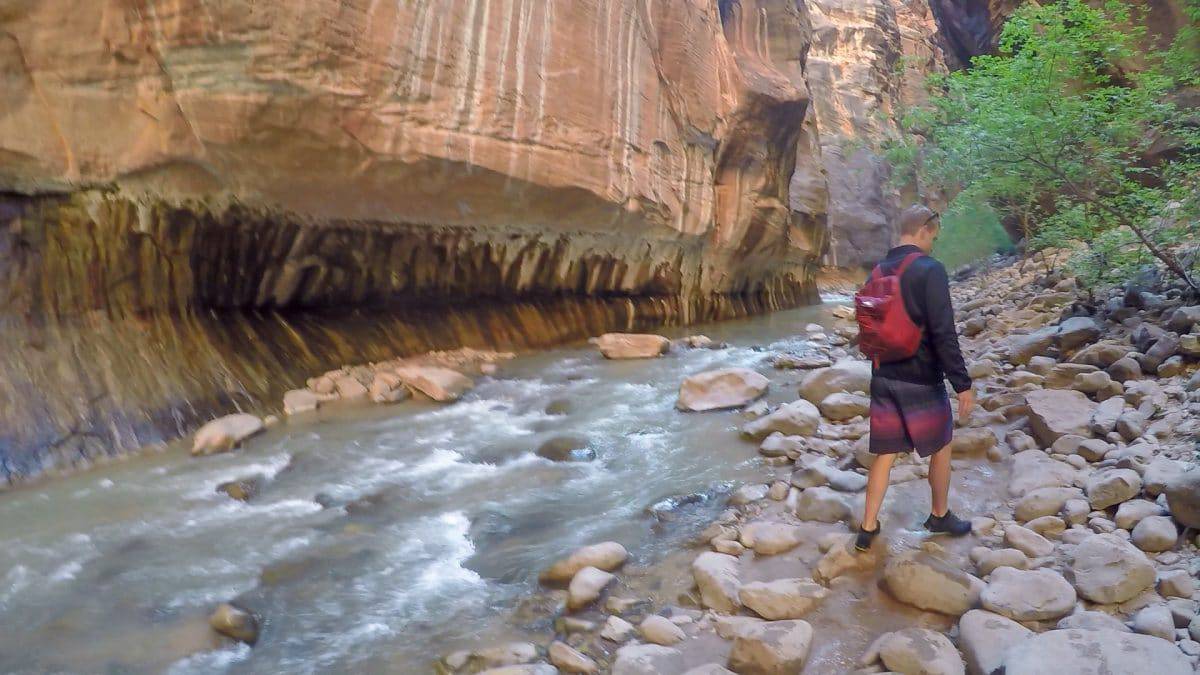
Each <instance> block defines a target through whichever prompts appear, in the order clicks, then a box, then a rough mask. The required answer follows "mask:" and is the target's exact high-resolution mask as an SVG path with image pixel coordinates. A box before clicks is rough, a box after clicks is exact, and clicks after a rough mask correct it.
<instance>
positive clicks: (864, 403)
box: [818, 391, 871, 421]
mask: <svg viewBox="0 0 1200 675" xmlns="http://www.w3.org/2000/svg"><path fill="white" fill-rule="evenodd" d="M818 407H819V408H820V409H821V414H822V415H824V416H825V417H828V418H829V419H831V420H835V421H841V420H848V419H851V418H853V417H860V416H861V417H865V416H866V415H868V414H870V412H871V399H869V398H867V397H866V396H863V395H862V394H851V393H848V392H844V391H839V392H836V393H833V394H830V395H829V396H826V397H825V400H823V401H821V404H820V405H819V406H818Z"/></svg>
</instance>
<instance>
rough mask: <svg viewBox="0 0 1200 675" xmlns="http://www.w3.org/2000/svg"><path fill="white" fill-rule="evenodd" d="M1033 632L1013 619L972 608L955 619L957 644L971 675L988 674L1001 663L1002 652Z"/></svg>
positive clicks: (1002, 659) (1027, 637)
mask: <svg viewBox="0 0 1200 675" xmlns="http://www.w3.org/2000/svg"><path fill="white" fill-rule="evenodd" d="M1033 634H1034V633H1033V631H1031V630H1029V629H1028V628H1026V627H1025V626H1022V625H1021V624H1019V623H1017V622H1016V621H1013V620H1012V619H1010V618H1008V617H1005V616H1000V615H999V614H994V613H992V612H988V611H984V610H982V609H973V610H971V611H969V612H967V613H966V614H964V615H963V617H962V619H961V620H959V622H958V635H959V639H958V641H959V645H960V646H961V647H962V651H963V655H964V656H965V657H966V661H967V672H968V673H970V675H991V673H992V672H993V671H995V670H996V669H997V668H999V667H1000V666H1001V665H1002V664H1003V662H1004V652H1005V651H1007V650H1008V648H1009V647H1012V646H1013V645H1016V644H1020V643H1022V642H1024V641H1025V640H1027V639H1029V638H1030V637H1032V636H1033Z"/></svg>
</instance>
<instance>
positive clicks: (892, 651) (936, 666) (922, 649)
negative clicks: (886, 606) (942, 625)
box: [864, 628, 965, 675]
mask: <svg viewBox="0 0 1200 675" xmlns="http://www.w3.org/2000/svg"><path fill="white" fill-rule="evenodd" d="M872 648H873V649H875V650H877V651H878V653H879V659H880V660H882V661H883V665H884V666H885V667H886V668H887V669H888V671H889V672H896V673H913V674H920V675H963V673H964V672H965V671H964V669H963V660H962V657H961V656H959V654H958V650H957V649H955V648H954V644H953V643H952V642H950V639H949V638H947V637H946V636H945V635H942V634H941V633H937V632H934V631H932V630H929V629H928V628H905V629H903V630H898V631H896V632H894V633H887V634H885V635H883V636H881V637H880V638H879V639H878V640H876V641H875V643H874V644H873V645H872ZM864 660H865V657H864Z"/></svg>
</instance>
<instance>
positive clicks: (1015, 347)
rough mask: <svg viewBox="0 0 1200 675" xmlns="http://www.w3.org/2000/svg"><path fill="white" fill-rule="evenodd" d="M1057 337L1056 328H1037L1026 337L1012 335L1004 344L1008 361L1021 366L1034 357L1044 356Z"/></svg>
mask: <svg viewBox="0 0 1200 675" xmlns="http://www.w3.org/2000/svg"><path fill="white" fill-rule="evenodd" d="M1057 336H1058V326H1047V327H1045V328H1039V329H1038V330H1036V331H1033V332H1032V333H1028V334H1026V335H1013V336H1011V337H1009V338H1007V339H1006V340H1005V342H1004V344H1005V346H1007V348H1008V360H1009V361H1011V362H1013V363H1015V364H1017V365H1022V366H1023V365H1025V364H1026V363H1029V360H1030V359H1032V358H1033V357H1035V356H1043V355H1046V354H1048V353H1050V349H1051V347H1053V346H1054V340H1055V338H1056V337H1057Z"/></svg>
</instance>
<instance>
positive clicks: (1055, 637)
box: [1004, 628, 1195, 675]
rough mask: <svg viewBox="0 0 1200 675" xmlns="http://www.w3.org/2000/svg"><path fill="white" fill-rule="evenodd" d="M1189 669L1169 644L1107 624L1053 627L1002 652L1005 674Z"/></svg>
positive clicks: (1178, 673)
mask: <svg viewBox="0 0 1200 675" xmlns="http://www.w3.org/2000/svg"><path fill="white" fill-rule="evenodd" d="M1194 672H1195V671H1194V670H1193V669H1192V664H1191V661H1190V660H1189V659H1188V658H1187V657H1186V656H1184V654H1183V652H1181V651H1179V649H1177V648H1176V647H1175V645H1174V644H1172V643H1170V642H1168V641H1166V640H1160V639H1158V638H1156V637H1151V636H1149V635H1136V634H1133V633H1121V632H1117V631H1110V630H1080V629H1075V628H1072V629H1067V630H1052V631H1048V632H1045V633H1041V634H1039V635H1034V636H1033V637H1031V638H1029V639H1028V640H1025V641H1023V642H1021V643H1020V644H1018V645H1014V646H1012V647H1010V648H1009V649H1008V651H1006V652H1005V654H1004V675H1064V674H1065V673H1113V674H1114V675H1115V674H1116V673H1154V675H1192V674H1193V673H1194Z"/></svg>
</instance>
